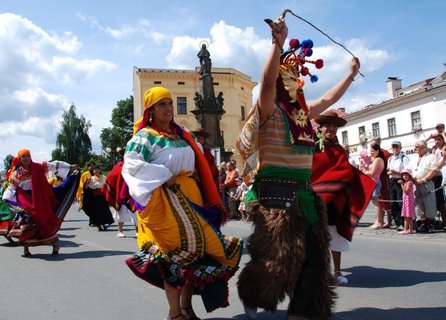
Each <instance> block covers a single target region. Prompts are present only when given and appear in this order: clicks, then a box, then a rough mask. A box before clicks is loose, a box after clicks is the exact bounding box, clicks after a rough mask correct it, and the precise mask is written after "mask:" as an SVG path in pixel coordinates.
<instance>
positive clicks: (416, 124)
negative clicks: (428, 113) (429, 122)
mask: <svg viewBox="0 0 446 320" xmlns="http://www.w3.org/2000/svg"><path fill="white" fill-rule="evenodd" d="M410 116H411V118H412V131H419V130H421V116H420V111H415V112H412V113H411V114H410Z"/></svg>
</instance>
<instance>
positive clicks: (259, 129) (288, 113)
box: [236, 18, 359, 320]
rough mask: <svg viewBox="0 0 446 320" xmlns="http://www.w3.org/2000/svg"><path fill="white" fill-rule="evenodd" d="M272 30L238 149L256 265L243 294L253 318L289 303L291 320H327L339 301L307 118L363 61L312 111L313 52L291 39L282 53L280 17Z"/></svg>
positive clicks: (246, 273) (334, 97)
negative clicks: (308, 85)
mask: <svg viewBox="0 0 446 320" xmlns="http://www.w3.org/2000/svg"><path fill="white" fill-rule="evenodd" d="M274 24H275V26H276V28H274V30H273V31H272V36H273V41H272V43H273V44H272V48H271V51H270V53H269V56H268V58H267V61H266V63H265V65H264V68H263V71H262V74H261V80H260V82H259V83H260V92H259V98H258V101H257V103H256V104H255V105H254V107H253V108H252V109H251V111H250V113H249V115H248V119H247V121H246V123H245V126H244V128H243V130H242V132H241V134H240V136H239V138H238V140H237V143H236V144H237V148H238V149H239V152H240V154H241V156H242V157H243V159H244V160H245V165H246V168H245V171H244V174H248V172H251V174H252V177H253V178H254V183H253V186H252V189H251V191H250V192H248V194H247V195H246V196H245V204H246V205H247V210H250V212H251V214H253V215H254V217H253V223H254V231H253V234H252V235H251V236H250V237H249V239H248V244H247V248H248V251H249V253H250V255H251V261H250V262H248V263H247V265H246V266H245V268H244V269H243V270H242V272H241V273H240V277H239V279H238V283H237V285H238V292H239V296H240V299H241V301H242V303H243V304H244V306H245V311H246V314H247V316H248V318H249V319H256V317H257V308H263V309H265V310H267V311H274V310H276V308H277V305H278V303H279V302H281V301H283V300H284V299H285V297H287V296H288V297H289V299H290V304H289V307H288V317H289V319H294V320H296V319H329V318H330V317H331V309H332V307H333V302H334V292H333V287H332V284H333V282H332V278H333V277H332V275H331V273H330V252H329V242H330V239H329V235H328V231H327V226H326V213H325V206H324V204H323V202H322V201H321V200H320V198H318V197H317V196H316V194H315V193H314V192H313V191H312V190H311V187H310V178H311V166H312V161H313V153H314V147H315V145H314V131H313V128H312V126H311V123H310V119H311V118H313V117H315V116H317V115H319V114H320V113H322V112H323V111H325V110H326V109H327V108H328V107H330V106H331V105H333V104H334V103H335V102H336V101H338V100H339V98H340V97H341V96H342V95H343V94H344V93H345V91H346V90H347V88H348V87H349V86H350V84H351V83H352V81H353V78H354V77H355V76H356V74H357V73H358V70H359V60H358V59H357V58H353V59H352V61H351V63H350V68H349V71H348V73H347V74H346V75H345V76H344V77H343V78H342V79H341V80H340V81H339V82H338V83H337V84H336V85H335V86H333V87H332V88H331V89H329V90H328V91H327V92H326V93H325V94H324V95H322V96H321V97H320V98H318V99H317V100H315V101H312V102H311V104H309V105H307V104H306V101H305V97H304V94H303V90H302V87H303V85H304V81H303V79H302V77H303V76H304V75H311V74H309V72H308V69H307V68H306V67H305V69H306V71H305V72H304V70H303V63H304V62H306V61H304V59H305V52H307V51H308V50H307V51H305V52H303V50H304V49H303V48H309V49H311V47H312V42H311V40H306V43H305V45H304V43H302V45H301V44H300V42H299V41H298V40H297V39H292V40H290V48H289V49H288V50H287V51H285V52H283V45H284V42H285V39H286V38H287V36H288V28H287V26H286V24H285V21H284V19H283V18H282V19H278V20H276V21H275V22H274ZM299 50H300V51H299ZM282 52H283V53H282ZM322 65H323V62H322ZM319 67H320V65H319ZM311 77H312V79H311V80H312V81H313V80H314V79H315V78H314V76H311ZM316 80H317V78H316Z"/></svg>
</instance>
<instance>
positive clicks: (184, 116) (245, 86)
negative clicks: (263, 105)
mask: <svg viewBox="0 0 446 320" xmlns="http://www.w3.org/2000/svg"><path fill="white" fill-rule="evenodd" d="M198 71H199V69H198V68H197V69H196V70H175V69H150V68H138V67H134V68H133V99H134V108H135V110H134V113H135V120H136V119H139V118H140V117H141V115H142V113H143V108H144V107H143V95H144V92H145V91H146V90H147V89H150V88H151V87H155V86H162V87H165V88H167V89H169V90H170V91H171V92H172V94H173V96H174V106H175V116H174V117H175V121H176V122H177V123H178V124H179V125H181V126H183V127H186V128H188V129H190V130H195V129H197V128H199V127H200V124H199V123H198V122H197V120H196V119H195V116H194V115H193V114H192V113H191V112H190V111H191V110H194V109H195V103H194V96H195V92H197V91H198V92H200V74H199V73H198ZM212 78H213V80H214V91H215V95H216V96H217V95H218V94H219V92H223V98H224V105H223V109H224V110H225V111H226V113H225V114H223V116H222V119H221V121H220V129H221V130H222V133H223V138H224V141H225V150H226V151H232V152H234V151H235V153H234V155H233V158H234V159H235V160H237V164H238V166H240V165H239V164H240V163H241V158H240V156H239V154H238V153H237V152H236V150H235V140H236V139H237V137H238V135H239V133H240V130H241V129H242V127H243V124H244V122H245V117H246V115H247V114H248V112H249V110H250V108H251V106H252V90H253V88H254V86H255V85H256V84H255V83H254V82H252V80H251V77H249V76H248V75H246V74H244V73H242V72H240V71H238V70H236V69H232V68H212Z"/></svg>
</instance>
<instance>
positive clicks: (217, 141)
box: [191, 44, 232, 161]
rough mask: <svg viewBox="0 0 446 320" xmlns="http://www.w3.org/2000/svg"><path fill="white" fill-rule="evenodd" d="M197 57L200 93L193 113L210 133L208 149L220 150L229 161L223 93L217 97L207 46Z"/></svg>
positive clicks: (203, 47) (203, 46)
mask: <svg viewBox="0 0 446 320" xmlns="http://www.w3.org/2000/svg"><path fill="white" fill-rule="evenodd" d="M197 56H198V58H199V60H200V71H199V73H200V75H201V77H200V91H199V92H195V97H194V101H195V110H192V111H191V112H192V113H193V114H194V115H195V119H197V121H198V123H199V124H200V125H201V127H202V128H203V130H204V131H206V132H207V133H209V137H208V138H207V139H206V147H208V148H210V149H216V148H218V149H220V157H221V159H222V160H225V161H227V160H229V158H230V157H231V155H232V152H225V150H224V145H225V143H224V138H223V135H222V133H221V130H220V120H221V117H222V115H223V114H224V113H225V110H223V104H224V99H223V92H220V93H219V94H218V96H215V93H214V79H213V78H212V74H211V67H212V61H211V58H210V53H209V51H208V50H207V47H206V44H202V45H201V49H200V51H199V52H198V54H197Z"/></svg>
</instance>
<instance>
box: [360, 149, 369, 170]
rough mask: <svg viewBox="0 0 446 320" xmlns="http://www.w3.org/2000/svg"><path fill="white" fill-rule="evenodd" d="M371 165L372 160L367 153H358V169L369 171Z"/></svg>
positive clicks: (363, 151)
mask: <svg viewBox="0 0 446 320" xmlns="http://www.w3.org/2000/svg"><path fill="white" fill-rule="evenodd" d="M371 164H372V158H370V155H369V153H368V152H367V151H365V150H362V151H361V152H360V153H359V168H364V169H365V170H369V168H370V165H371Z"/></svg>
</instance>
